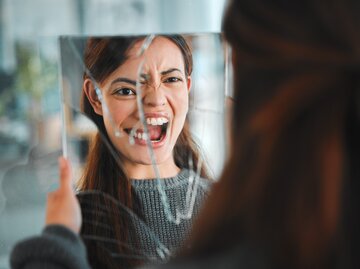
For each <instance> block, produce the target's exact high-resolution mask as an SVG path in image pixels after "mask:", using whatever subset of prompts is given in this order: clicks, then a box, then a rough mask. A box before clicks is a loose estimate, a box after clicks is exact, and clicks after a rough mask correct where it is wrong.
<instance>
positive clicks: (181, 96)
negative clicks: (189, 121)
mask: <svg viewBox="0 0 360 269" xmlns="http://www.w3.org/2000/svg"><path fill="white" fill-rule="evenodd" d="M171 105H172V108H173V111H174V115H175V116H184V117H185V116H186V114H187V112H188V110H189V93H188V91H187V90H186V89H183V90H181V91H178V92H176V93H174V94H172V96H171Z"/></svg>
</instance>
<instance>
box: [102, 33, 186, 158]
mask: <svg viewBox="0 0 360 269" xmlns="http://www.w3.org/2000/svg"><path fill="white" fill-rule="evenodd" d="M142 44H143V40H139V41H138V42H136V43H135V44H134V45H133V47H131V48H130V49H129V50H128V53H127V56H128V57H127V60H126V61H125V62H124V63H123V64H122V65H121V66H119V67H118V68H117V69H116V70H115V71H114V72H113V73H111V74H110V75H109V77H107V78H106V79H105V80H104V81H103V82H102V83H101V84H100V85H99V86H100V88H101V91H102V96H103V103H105V104H106V105H107V107H108V110H109V114H110V115H111V116H110V117H109V115H107V113H104V107H103V108H102V111H99V112H100V113H101V114H102V115H103V118H104V123H105V127H106V130H107V133H108V135H109V137H110V139H111V141H112V143H113V144H114V145H115V147H116V148H117V149H118V150H119V151H120V152H121V153H122V155H123V156H124V158H125V160H124V164H125V165H126V163H128V164H151V158H150V155H149V150H148V148H147V142H146V133H145V131H144V126H143V124H142V123H141V122H140V115H139V107H138V105H137V98H140V100H141V103H142V106H143V111H144V116H145V119H146V122H147V128H148V131H149V132H148V135H149V136H150V141H151V144H152V146H153V149H154V154H155V158H156V162H157V163H158V164H162V163H165V164H166V163H167V162H173V154H172V152H173V149H174V146H175V143H176V140H177V138H178V137H179V134H180V132H181V130H182V128H183V126H184V122H185V118H186V114H187V111H188V93H189V90H190V87H191V78H190V77H189V76H186V74H185V66H184V58H183V55H182V53H181V50H180V48H179V47H178V46H177V45H176V44H175V43H173V42H172V41H171V40H169V39H167V38H165V37H157V38H155V39H154V40H153V42H152V43H151V45H150V47H149V48H148V49H147V50H146V51H145V53H144V54H143V55H142V56H141V57H139V56H137V55H138V52H139V50H140V48H141V45H142ZM141 64H142V68H141V72H140V73H141V75H140V78H139V79H140V83H141V87H140V89H141V91H140V92H137V91H136V79H137V77H138V72H139V67H140V65H141ZM137 95H140V96H138V97H137ZM133 128H135V130H136V131H135V132H131V130H132V129H133ZM117 129H118V130H119V131H120V133H121V134H122V135H121V136H120V137H117V136H116V135H115V133H116V130H117ZM130 136H132V137H133V141H134V143H133V144H131V143H130V140H131V139H130Z"/></svg>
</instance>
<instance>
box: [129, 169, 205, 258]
mask: <svg viewBox="0 0 360 269" xmlns="http://www.w3.org/2000/svg"><path fill="white" fill-rule="evenodd" d="M190 177H194V175H192V174H190V171H189V170H187V169H183V170H182V171H181V172H180V173H179V174H178V175H177V176H176V177H173V178H164V179H161V183H162V187H163V190H164V193H165V197H166V198H167V199H168V201H167V204H168V206H169V207H168V211H167V212H165V211H166V210H165V209H164V202H163V201H162V196H161V194H160V192H159V189H158V182H157V180H132V186H133V189H134V191H135V194H136V196H137V198H138V200H139V204H140V205H141V206H142V212H143V216H142V217H143V221H144V224H146V226H147V227H148V228H144V226H143V225H135V230H136V231H135V232H136V234H137V235H138V237H139V238H140V242H142V247H143V249H144V250H145V251H146V253H147V254H149V255H150V256H151V257H155V256H159V247H160V246H162V245H163V246H165V247H166V248H167V249H168V250H169V252H170V253H171V255H174V254H175V252H176V249H179V248H181V247H184V246H183V243H184V241H185V240H186V239H187V237H188V235H189V233H190V230H191V224H192V222H193V221H194V218H196V216H197V215H198V213H199V210H200V207H201V205H202V204H203V201H204V199H205V197H206V194H207V192H208V189H209V186H210V183H209V182H210V181H209V180H207V179H202V178H199V180H198V181H197V182H198V185H197V189H196V190H195V191H196V192H195V191H194V193H193V195H195V196H196V197H195V200H194V203H193V207H192V206H191V199H188V201H186V199H187V198H186V196H187V194H189V193H188V192H189V191H191V189H192V188H191V185H190V186H189V178H190ZM189 187H190V190H189ZM165 204H166V202H165ZM187 214H189V215H188V216H186V215H187ZM179 216H182V219H181V220H180V221H179V223H177V222H176V218H177V217H178V218H179ZM178 220H179V219H178ZM135 224H138V223H135ZM165 254H166V253H165ZM158 258H160V257H158Z"/></svg>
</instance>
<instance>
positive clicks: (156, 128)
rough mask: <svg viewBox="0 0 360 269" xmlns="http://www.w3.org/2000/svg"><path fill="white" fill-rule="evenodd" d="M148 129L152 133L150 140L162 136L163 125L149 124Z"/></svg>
mask: <svg viewBox="0 0 360 269" xmlns="http://www.w3.org/2000/svg"><path fill="white" fill-rule="evenodd" d="M148 131H149V135H150V140H159V139H160V137H161V127H160V126H148Z"/></svg>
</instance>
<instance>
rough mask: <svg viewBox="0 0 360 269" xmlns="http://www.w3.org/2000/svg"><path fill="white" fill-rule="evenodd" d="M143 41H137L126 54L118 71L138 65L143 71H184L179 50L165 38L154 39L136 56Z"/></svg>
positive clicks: (182, 59)
mask: <svg viewBox="0 0 360 269" xmlns="http://www.w3.org/2000/svg"><path fill="white" fill-rule="evenodd" d="M143 42H144V40H139V41H137V42H136V43H135V44H134V45H133V47H131V48H130V49H129V51H128V52H127V56H128V59H127V60H126V61H125V62H124V63H123V64H122V65H121V66H120V69H129V68H136V69H137V68H138V67H139V65H140V63H142V64H143V69H144V70H146V69H156V70H158V71H164V70H165V69H168V68H178V69H180V70H181V71H184V69H185V66H184V58H183V55H182V53H181V50H180V48H179V47H178V46H177V45H176V44H175V43H174V42H172V41H171V40H169V39H168V38H165V37H156V38H155V39H154V40H153V41H152V43H151V44H150V46H149V47H148V48H147V50H146V51H145V52H144V53H143V55H142V56H141V57H139V56H137V55H138V53H139V51H140V50H141V46H142V44H143Z"/></svg>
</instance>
